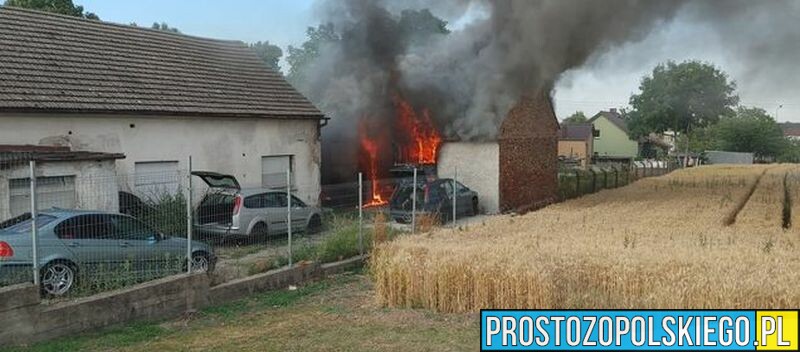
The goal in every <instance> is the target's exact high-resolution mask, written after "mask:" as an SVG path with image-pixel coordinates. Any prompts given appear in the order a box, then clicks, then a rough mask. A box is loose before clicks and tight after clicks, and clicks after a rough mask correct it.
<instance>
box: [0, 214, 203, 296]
mask: <svg viewBox="0 0 800 352" xmlns="http://www.w3.org/2000/svg"><path fill="white" fill-rule="evenodd" d="M27 217H28V218H27V220H24V221H21V222H18V223H16V224H15V225H12V226H9V227H6V228H4V229H2V230H0V284H11V283H16V282H20V281H19V279H20V278H23V281H26V280H25V278H29V277H30V273H31V265H32V263H33V257H32V250H31V249H32V240H31V233H30V231H31V223H32V219H31V218H30V215H27ZM36 228H37V229H38V232H37V233H38V236H37V238H38V246H37V249H38V251H37V254H38V260H37V261H38V265H39V267H40V268H41V269H40V277H41V280H40V282H41V289H42V292H43V293H44V294H46V295H49V296H61V295H64V294H66V293H67V292H69V291H70V290H71V289H72V288H73V287H74V286H75V284H76V282H77V280H78V278H79V274H86V275H91V273H92V272H93V271H94V272H96V271H103V270H108V271H110V272H111V273H114V272H115V270H124V271H126V272H132V273H134V274H137V273H138V274H141V275H142V277H144V276H147V275H153V274H154V272H155V273H156V274H162V273H161V272H160V270H161V269H164V270H166V268H171V267H174V265H173V264H175V262H178V263H179V264H181V265H179V266H182V267H183V268H182V269H181V268H180V267H179V268H177V270H175V271H176V272H177V271H179V270H185V268H186V265H187V261H186V260H185V258H186V249H187V240H186V239H185V238H179V237H171V236H166V235H164V234H162V233H160V232H158V231H156V230H153V229H152V228H151V227H149V226H147V225H146V224H145V223H143V222H141V221H139V220H137V219H136V218H133V217H131V216H128V215H125V214H119V213H108V212H98V211H84V210H66V209H57V208H53V209H49V210H45V211H41V212H39V213H38V214H37V218H36ZM191 249H192V262H191V265H192V269H193V270H194V271H198V272H203V271H205V272H210V271H213V270H214V264H215V262H216V257H215V256H214V251H213V250H212V249H211V247H209V246H207V245H205V244H204V243H201V242H196V241H192V243H191ZM163 274H169V273H167V272H163ZM161 276H163V275H161Z"/></svg>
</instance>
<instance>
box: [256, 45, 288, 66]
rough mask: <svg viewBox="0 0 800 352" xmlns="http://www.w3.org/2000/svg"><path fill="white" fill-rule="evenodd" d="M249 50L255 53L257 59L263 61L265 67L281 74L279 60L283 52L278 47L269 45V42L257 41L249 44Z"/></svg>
mask: <svg viewBox="0 0 800 352" xmlns="http://www.w3.org/2000/svg"><path fill="white" fill-rule="evenodd" d="M250 48H252V49H253V50H254V51H255V52H256V55H258V57H259V58H261V60H263V61H264V63H266V64H267V66H269V67H270V68H271V69H273V70H275V72H281V68H280V66H279V62H280V60H281V56H283V50H281V48H280V47H278V46H277V45H274V44H270V42H269V41H264V42H261V41H259V42H255V43H252V44H250Z"/></svg>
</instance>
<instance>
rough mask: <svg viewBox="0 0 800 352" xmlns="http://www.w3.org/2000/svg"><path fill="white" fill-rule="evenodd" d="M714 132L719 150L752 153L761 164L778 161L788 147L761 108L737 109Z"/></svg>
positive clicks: (777, 128) (778, 128)
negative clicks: (771, 160) (773, 159)
mask: <svg viewBox="0 0 800 352" xmlns="http://www.w3.org/2000/svg"><path fill="white" fill-rule="evenodd" d="M714 130H715V131H716V132H715V134H716V140H717V143H716V144H717V147H718V148H719V149H721V150H725V151H731V152H748V153H753V155H754V156H755V157H756V158H758V159H761V160H764V159H769V158H777V157H778V156H779V155H780V154H781V153H783V152H784V150H785V148H787V147H788V145H787V140H786V138H784V136H783V131H782V130H781V128H780V126H779V125H778V123H777V122H775V119H773V118H772V116H769V115H768V114H767V112H766V111H764V109H760V108H745V107H740V108H739V109H738V110H737V111H736V114H735V115H734V116H731V117H724V118H722V119H720V121H719V123H718V124H717V125H716V126H715V127H714Z"/></svg>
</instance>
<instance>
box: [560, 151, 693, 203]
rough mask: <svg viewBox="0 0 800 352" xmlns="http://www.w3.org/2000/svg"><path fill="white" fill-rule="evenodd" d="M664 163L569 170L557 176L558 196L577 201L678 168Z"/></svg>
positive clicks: (648, 161)
mask: <svg viewBox="0 0 800 352" xmlns="http://www.w3.org/2000/svg"><path fill="white" fill-rule="evenodd" d="M677 167H678V166H677V164H676V163H671V162H667V161H650V160H645V161H634V162H633V163H632V164H630V165H606V166H590V167H588V168H586V169H583V168H572V169H565V170H561V171H559V173H558V194H559V198H560V199H562V200H565V199H571V198H577V197H580V196H582V195H585V194H591V193H595V192H598V191H600V190H603V189H610V188H617V187H622V186H625V185H627V184H630V183H631V182H633V181H636V180H637V179H640V178H645V177H652V176H661V175H665V174H667V173H669V172H672V171H673V170H675V169H676V168H677Z"/></svg>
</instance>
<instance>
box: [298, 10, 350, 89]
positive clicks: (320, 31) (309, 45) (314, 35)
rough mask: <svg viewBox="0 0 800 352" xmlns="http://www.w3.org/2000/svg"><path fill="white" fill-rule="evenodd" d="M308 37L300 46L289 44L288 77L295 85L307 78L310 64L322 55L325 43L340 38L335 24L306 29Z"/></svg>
mask: <svg viewBox="0 0 800 352" xmlns="http://www.w3.org/2000/svg"><path fill="white" fill-rule="evenodd" d="M306 36H307V37H308V39H306V41H305V42H304V43H303V44H302V45H300V46H299V47H294V46H291V45H289V48H288V51H289V55H287V56H286V61H287V62H288V63H289V74H288V75H287V79H288V80H289V82H291V83H292V84H294V85H297V84H298V83H300V82H301V81H303V80H305V74H306V70H307V69H308V66H309V65H310V64H311V63H312V62H313V61H314V60H316V59H317V58H318V57H319V55H320V50H321V48H322V46H323V45H325V44H327V43H333V42H336V41H338V40H340V38H339V35H338V34H337V33H336V31H335V30H334V28H333V24H330V23H329V24H321V25H319V26H317V27H316V28H314V27H308V28H307V29H306Z"/></svg>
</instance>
